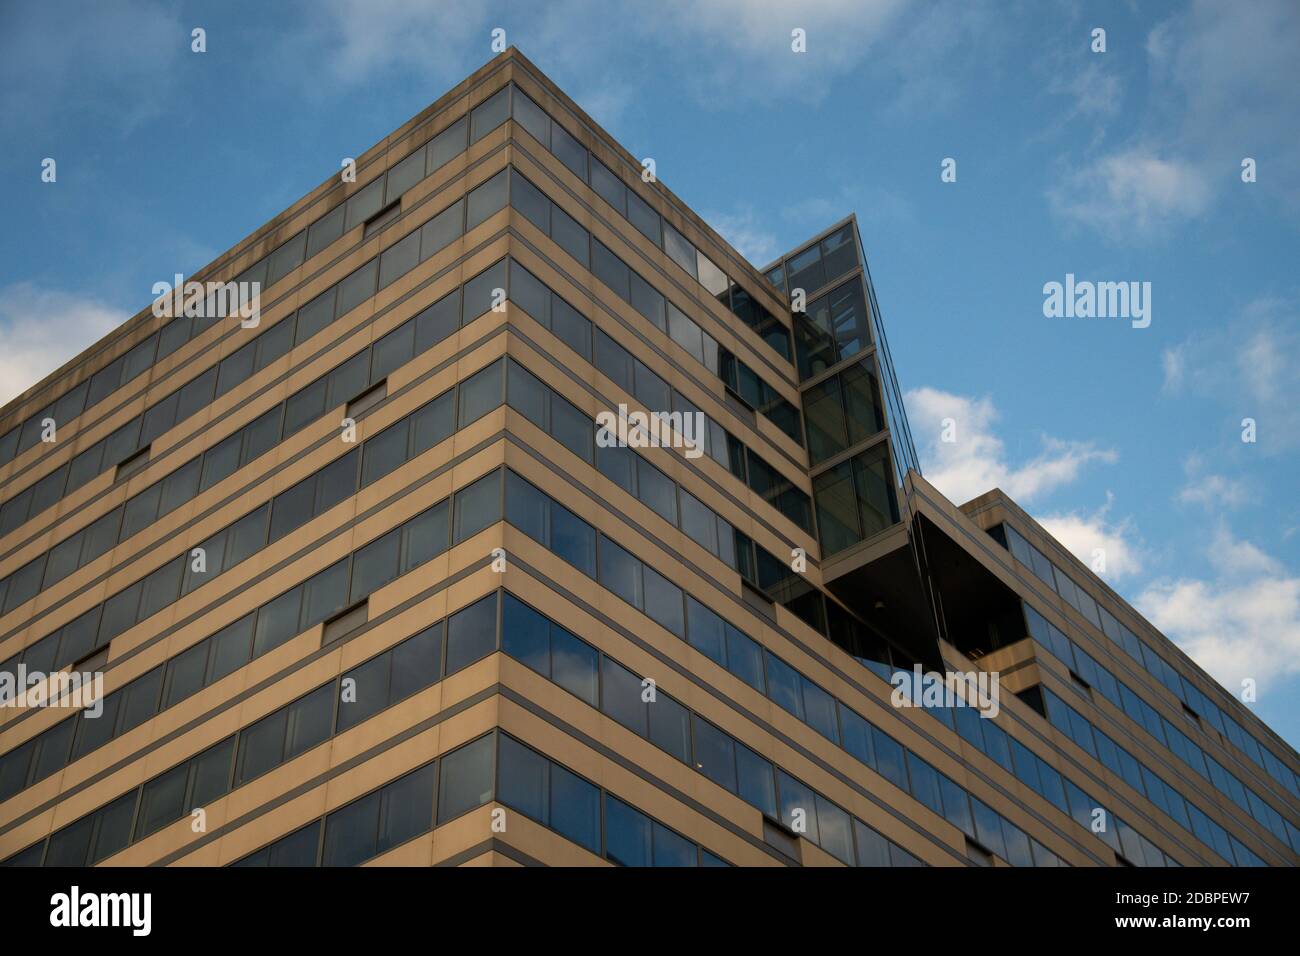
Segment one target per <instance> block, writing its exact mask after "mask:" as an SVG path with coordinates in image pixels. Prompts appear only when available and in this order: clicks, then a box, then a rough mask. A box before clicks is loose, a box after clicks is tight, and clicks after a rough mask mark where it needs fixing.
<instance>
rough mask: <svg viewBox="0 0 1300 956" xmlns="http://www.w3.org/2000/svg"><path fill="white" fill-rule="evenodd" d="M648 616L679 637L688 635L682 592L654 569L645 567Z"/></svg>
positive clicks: (643, 569)
mask: <svg viewBox="0 0 1300 956" xmlns="http://www.w3.org/2000/svg"><path fill="white" fill-rule="evenodd" d="M642 571H643V576H644V582H645V608H646V614H648V615H649V616H650V617H651V618H653V619H654V620H655V621H656V622H657V623H658V624H659V625H660V626H662V627H663V628H664V629H665V630H667V631H670V632H671V633H673V634H676V635H677V636H678V637H685V635H686V621H685V619H684V612H683V610H682V590H681V588H679V587H678V586H677V585H675V584H673V583H672V582H671V581H669V580H668V579H667V578H665V577H663V576H662V575H660V574H659V572H657V571H655V570H654V569H653V568H651V567H648V566H643V568H642Z"/></svg>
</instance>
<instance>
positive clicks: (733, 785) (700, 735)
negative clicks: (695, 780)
mask: <svg viewBox="0 0 1300 956" xmlns="http://www.w3.org/2000/svg"><path fill="white" fill-rule="evenodd" d="M694 728H695V769H696V770H698V771H699V772H700V773H702V774H704V776H706V777H708V778H709V779H710V780H712V781H713V782H714V783H716V784H717V785H718V786H720V787H722V788H724V789H726V790H729V791H731V792H732V793H736V792H737V787H738V784H737V780H736V745H735V741H733V740H732V738H731V735H730V734H725V733H723V732H722V731H721V730H718V728H716V727H714V726H713V725H712V724H711V723H709V722H708V721H707V720H703V719H702V718H700V717H699V715H695V717H694Z"/></svg>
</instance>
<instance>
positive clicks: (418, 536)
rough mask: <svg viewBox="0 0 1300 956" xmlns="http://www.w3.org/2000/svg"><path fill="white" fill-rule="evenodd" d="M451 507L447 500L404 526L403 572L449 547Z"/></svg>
mask: <svg viewBox="0 0 1300 956" xmlns="http://www.w3.org/2000/svg"><path fill="white" fill-rule="evenodd" d="M450 514H451V508H450V507H449V506H448V503H447V502H446V501H443V502H441V503H440V504H437V505H434V506H433V507H432V508H429V509H428V510H427V511H424V512H422V513H420V514H419V515H416V517H414V518H412V519H411V520H410V521H408V522H407V523H406V524H405V526H403V528H402V573H403V574H405V573H406V572H407V571H410V570H411V569H412V568H414V567H418V566H419V565H421V564H423V563H424V562H426V561H428V560H430V559H431V558H433V557H434V556H435V555H439V554H442V552H443V551H445V550H446V549H447V539H448V537H449V534H448V532H449V528H448V525H449V523H450V522H449V517H450Z"/></svg>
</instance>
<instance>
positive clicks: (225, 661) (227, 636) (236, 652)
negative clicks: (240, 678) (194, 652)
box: [205, 613, 254, 684]
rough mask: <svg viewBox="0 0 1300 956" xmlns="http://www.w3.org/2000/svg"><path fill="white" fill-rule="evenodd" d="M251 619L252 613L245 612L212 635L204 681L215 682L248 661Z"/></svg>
mask: <svg viewBox="0 0 1300 956" xmlns="http://www.w3.org/2000/svg"><path fill="white" fill-rule="evenodd" d="M253 621H254V614H251V613H250V614H245V615H244V616H243V617H241V618H240V619H239V620H238V621H235V622H234V623H233V624H228V625H226V626H225V627H223V628H222V629H221V630H219V631H217V633H216V634H214V635H212V639H211V643H212V657H211V660H210V662H209V664H208V674H207V679H206V681H205V683H207V684H212V683H215V682H216V681H219V680H221V678H223V677H225V676H226V675H227V674H233V673H234V672H235V671H237V670H238V669H239V668H241V667H243V666H244V664H246V663H247V662H248V655H249V649H250V648H251V647H252V641H253Z"/></svg>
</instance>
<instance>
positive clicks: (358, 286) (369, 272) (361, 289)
mask: <svg viewBox="0 0 1300 956" xmlns="http://www.w3.org/2000/svg"><path fill="white" fill-rule="evenodd" d="M378 272H379V268H378V264H377V263H376V261H375V260H374V259H371V260H370V261H369V262H367V263H366V264H365V265H364V266H362V267H361V268H360V269H358V270H357V271H356V272H354V273H352V274H351V275H350V276H348V277H347V278H346V279H344V280H343V281H342V282H340V283H339V301H338V307H337V314H338V315H339V316H340V317H341V316H344V315H347V314H348V313H349V312H351V311H352V310H353V309H355V308H356V307H357V306H359V305H360V304H361V303H362V302H365V301H366V300H367V299H369V298H370V297H371V296H373V295H374V294H375V279H376V276H377V275H378Z"/></svg>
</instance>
